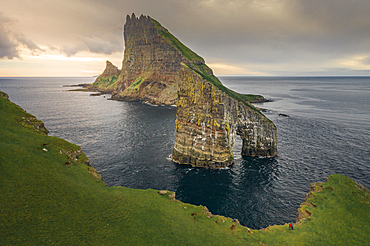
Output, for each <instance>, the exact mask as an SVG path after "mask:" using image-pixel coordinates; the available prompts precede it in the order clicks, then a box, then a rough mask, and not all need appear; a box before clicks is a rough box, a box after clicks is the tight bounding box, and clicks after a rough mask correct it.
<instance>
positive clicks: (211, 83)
mask: <svg viewBox="0 0 370 246" xmlns="http://www.w3.org/2000/svg"><path fill="white" fill-rule="evenodd" d="M207 77H208V76H207V75H206V74H203V73H202V72H201V70H199V69H198V68H197V67H190V66H188V65H186V64H182V69H181V73H180V81H179V87H178V97H179V98H178V102H177V119H176V132H175V138H176V141H175V147H174V150H173V154H172V160H174V161H176V162H178V163H181V164H191V165H195V166H206V167H210V168H220V167H226V166H228V165H231V164H232V163H233V162H234V157H233V152H232V149H233V146H234V142H235V136H236V135H240V136H241V138H242V139H243V148H242V152H241V154H242V155H246V156H264V157H273V156H275V155H276V154H277V146H276V144H277V135H276V127H275V125H274V124H273V123H272V122H271V121H270V120H269V119H267V118H266V117H265V116H264V115H263V114H262V113H260V112H259V111H258V110H257V109H256V108H254V107H253V106H252V105H251V104H250V103H249V102H246V101H245V100H243V98H242V95H240V94H238V93H235V92H233V91H231V90H228V89H227V88H225V87H224V86H223V85H222V84H221V83H218V80H216V78H208V79H207Z"/></svg>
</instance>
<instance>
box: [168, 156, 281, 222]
mask: <svg viewBox="0 0 370 246" xmlns="http://www.w3.org/2000/svg"><path fill="white" fill-rule="evenodd" d="M174 171H175V176H176V180H177V185H176V187H177V188H176V198H177V199H179V200H181V201H183V202H191V203H192V204H197V205H200V204H201V205H204V206H207V207H208V208H209V210H210V211H211V212H212V213H213V214H219V215H224V216H227V217H231V218H234V219H238V220H239V221H240V223H241V224H242V225H245V226H248V227H251V228H256V229H258V228H263V227H266V226H268V225H269V224H273V222H275V223H276V221H279V217H283V216H281V215H283V214H285V215H286V213H285V212H288V211H285V210H284V206H283V205H282V202H281V201H282V198H281V197H280V192H279V190H280V188H279V187H278V186H279V182H276V181H278V180H279V176H280V175H281V174H282V173H281V170H280V168H279V163H278V159H277V158H258V157H256V158H255V157H242V158H239V159H236V160H235V163H234V164H233V165H232V166H231V167H229V168H225V169H218V170H214V169H206V168H193V167H191V166H182V165H177V168H176V169H175V170H174ZM275 191H276V192H275ZM267 192H268V193H270V195H269V196H266V195H265V194H266V193H267ZM271 194H273V195H271ZM250 211H253V212H250ZM277 217H278V218H277ZM257 225H258V228H257Z"/></svg>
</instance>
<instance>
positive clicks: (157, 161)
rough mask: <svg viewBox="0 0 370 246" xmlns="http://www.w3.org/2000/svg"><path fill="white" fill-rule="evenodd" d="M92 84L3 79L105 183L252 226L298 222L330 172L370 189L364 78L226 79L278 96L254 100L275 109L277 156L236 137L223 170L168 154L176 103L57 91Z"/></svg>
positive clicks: (369, 95) (368, 90)
mask: <svg viewBox="0 0 370 246" xmlns="http://www.w3.org/2000/svg"><path fill="white" fill-rule="evenodd" d="M92 81H93V78H85V79H83V78H78V79H77V78H68V79H65V78H21V79H19V78H18V79H17V78H15V79H0V90H2V91H5V92H7V93H8V94H9V96H10V99H11V100H12V101H13V102H15V103H16V104H19V105H20V106H21V107H23V108H24V109H25V110H27V111H28V112H30V113H32V114H34V115H36V116H37V117H38V118H39V119H40V120H43V121H44V122H45V125H46V127H47V128H48V129H49V131H50V135H52V136H57V137H61V138H64V139H66V140H68V141H70V142H72V143H75V144H78V145H80V146H81V147H82V149H83V151H84V152H85V153H86V155H87V156H88V157H89V158H90V162H91V164H92V165H93V166H94V167H95V168H96V169H97V170H98V171H99V172H100V173H101V175H102V176H103V178H104V180H105V182H106V183H107V184H108V186H114V185H122V186H126V187H131V188H141V189H146V188H153V189H168V190H172V191H175V192H176V197H177V199H179V200H181V201H184V202H189V203H193V204H202V205H205V206H207V207H208V208H209V210H210V211H211V212H212V213H213V214H220V215H224V216H228V217H232V218H236V219H238V220H239V221H240V222H241V224H243V225H246V226H248V227H251V228H262V227H266V226H268V225H272V224H283V223H287V222H291V221H294V220H295V217H296V214H297V209H298V207H299V205H300V204H301V203H302V201H303V199H304V196H305V194H306V193H307V192H308V191H309V187H310V183H311V182H317V181H325V179H326V177H327V176H328V175H330V174H333V173H340V174H344V175H347V176H349V177H351V178H353V179H355V180H356V181H358V182H360V183H362V184H364V185H365V186H367V187H370V149H369V148H368V143H369V142H370V123H369V122H370V120H369V115H370V111H369V110H370V108H369V107H368V105H369V104H370V102H369V100H370V87H369V83H368V82H366V80H364V79H363V78H361V79H358V80H355V81H352V80H351V81H346V80H344V81H342V80H339V81H336V80H335V81H334V82H333V81H331V80H330V79H327V80H324V81H321V80H320V79H316V80H313V79H312V78H309V79H306V80H305V79H304V78H299V79H297V78H295V79H286V78H273V79H272V78H267V79H266V78H258V79H254V78H238V79H235V78H230V79H225V78H223V79H222V81H223V82H224V83H225V84H227V83H228V84H227V85H228V86H229V87H231V88H234V89H235V90H237V91H239V92H242V93H245V92H247V93H254V94H263V95H265V96H266V97H268V98H270V99H273V100H274V102H269V103H264V104H263V105H259V106H261V107H265V108H269V109H271V111H269V112H267V113H266V116H267V117H268V118H270V119H271V120H272V121H273V122H274V123H275V124H276V126H277V128H278V156H277V157H275V158H269V159H268V158H251V157H241V155H240V152H241V146H242V141H241V139H240V138H237V139H236V143H235V148H234V150H233V151H234V156H235V164H234V165H232V166H230V167H229V168H225V169H221V170H209V169H204V168H194V167H191V166H187V165H177V164H175V163H173V162H172V161H171V160H170V159H169V156H170V155H171V153H172V148H173V145H174V131H175V119H176V108H174V107H151V106H148V105H144V104H142V103H138V102H134V103H130V102H118V101H110V100H106V98H104V97H90V96H89V93H84V92H68V91H66V90H68V89H71V88H68V87H61V86H62V85H64V84H78V83H89V82H92ZM332 88H334V89H335V90H334V89H333V90H332ZM359 88H360V89H359ZM357 90H360V91H361V93H359V94H358V95H360V97H358V98H356V96H355V95H356V93H357V92H356V93H355V94H354V91H357ZM106 97H109V96H108V95H106ZM338 98H343V99H345V98H347V99H348V100H339V101H341V102H342V104H341V106H340V107H338V106H337V103H338V102H337V101H338ZM341 108H342V109H341ZM279 113H284V114H288V115H289V116H290V117H281V116H279Z"/></svg>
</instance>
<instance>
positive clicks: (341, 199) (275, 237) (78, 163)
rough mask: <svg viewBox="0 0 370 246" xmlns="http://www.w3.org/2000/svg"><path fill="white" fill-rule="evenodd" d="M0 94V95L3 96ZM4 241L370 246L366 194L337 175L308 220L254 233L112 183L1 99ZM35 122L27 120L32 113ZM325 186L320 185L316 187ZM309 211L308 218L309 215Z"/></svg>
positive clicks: (311, 205) (308, 205)
mask: <svg viewBox="0 0 370 246" xmlns="http://www.w3.org/2000/svg"><path fill="white" fill-rule="evenodd" d="M0 94H1V93H0ZM0 115H1V117H0V124H1V128H0V179H1V184H0V215H1V216H0V228H1V230H0V245H55V244H57V245H76V244H81V245H261V244H262V243H265V245H288V244H289V245H368V242H369V241H370V204H369V201H370V195H369V192H368V190H367V189H365V188H364V187H362V186H360V185H358V184H356V183H355V182H354V181H352V180H351V179H349V178H347V177H344V176H341V175H332V176H330V177H329V179H328V182H326V183H323V184H317V185H316V186H315V187H316V190H317V191H318V192H314V193H312V194H311V195H309V196H308V197H310V198H309V199H308V201H306V202H305V203H304V204H303V205H302V207H301V210H302V211H303V213H302V214H303V216H306V220H302V223H301V224H300V225H296V226H295V227H294V231H288V228H287V226H286V225H283V226H273V227H269V228H267V229H265V230H259V231H258V230H248V229H247V228H245V227H242V226H240V225H238V223H237V222H234V221H233V220H232V219H230V218H225V217H222V216H213V215H211V214H210V213H209V212H208V211H207V209H205V208H204V207H203V206H194V205H190V204H186V203H183V202H180V201H177V200H175V199H174V198H173V197H172V196H173V193H172V192H169V193H167V194H165V195H160V194H159V193H158V191H156V190H151V189H148V190H138V189H129V188H124V187H107V186H106V185H105V184H104V183H103V182H102V181H101V180H100V178H99V177H100V176H99V174H98V173H97V172H96V171H95V170H94V169H93V168H92V167H89V166H88V165H86V164H87V163H88V162H87V161H88V159H87V158H86V156H85V155H84V154H83V153H82V152H81V151H80V147H78V146H76V145H74V144H71V143H69V142H67V141H64V140H62V139H59V138H55V137H50V136H47V135H45V132H46V131H45V130H46V129H43V128H42V127H40V121H37V120H36V119H35V118H34V117H33V116H32V115H30V114H28V113H26V112H25V111H23V110H22V109H21V108H20V107H18V106H17V105H15V104H13V103H11V102H9V101H8V100H7V99H5V98H3V97H1V95H0ZM31 118H32V119H33V120H29V119H31ZM320 186H321V187H322V189H321V188H320ZM308 214H312V215H311V216H309V217H307V215H308Z"/></svg>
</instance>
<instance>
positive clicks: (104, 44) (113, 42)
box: [61, 33, 123, 57]
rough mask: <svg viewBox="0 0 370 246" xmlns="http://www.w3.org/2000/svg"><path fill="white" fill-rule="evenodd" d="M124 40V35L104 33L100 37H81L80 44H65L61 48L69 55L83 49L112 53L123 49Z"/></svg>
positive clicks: (98, 52)
mask: <svg viewBox="0 0 370 246" xmlns="http://www.w3.org/2000/svg"><path fill="white" fill-rule="evenodd" d="M122 42H123V41H122V37H117V36H115V35H114V34H112V33H104V34H102V35H101V36H99V37H96V36H93V37H80V42H79V43H78V44H76V45H74V46H68V45H64V46H63V47H62V48H61V52H62V53H64V54H65V55H66V56H68V57H69V56H73V55H75V54H77V53H79V52H82V51H90V52H92V53H97V54H105V55H111V54H113V53H116V52H122V51H123V44H122Z"/></svg>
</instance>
